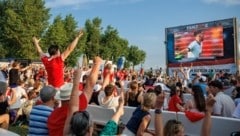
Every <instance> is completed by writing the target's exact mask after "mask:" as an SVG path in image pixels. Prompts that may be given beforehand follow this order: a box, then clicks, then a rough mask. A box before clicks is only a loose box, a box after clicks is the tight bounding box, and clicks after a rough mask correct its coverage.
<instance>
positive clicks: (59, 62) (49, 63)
mask: <svg viewBox="0 0 240 136" xmlns="http://www.w3.org/2000/svg"><path fill="white" fill-rule="evenodd" d="M82 35H83V31H82V30H80V31H79V33H78V35H77V36H76V38H75V39H74V40H73V41H72V43H70V45H69V46H68V47H67V49H66V50H65V51H64V52H63V53H60V50H59V47H58V45H51V46H50V47H49V48H48V53H49V55H50V56H47V55H46V54H44V53H43V51H42V49H41V47H40V46H39V41H40V39H37V38H36V37H33V43H34V45H35V46H36V49H37V51H38V53H39V55H40V56H41V60H42V62H43V64H44V66H45V69H46V71H47V74H48V84H50V85H52V86H53V87H55V88H60V87H61V86H62V85H63V84H64V77H63V76H64V71H63V68H64V61H65V59H66V58H67V57H68V56H69V55H70V53H71V52H72V51H73V50H74V48H75V47H76V45H77V43H78V41H79V39H80V37H81V36H82Z"/></svg>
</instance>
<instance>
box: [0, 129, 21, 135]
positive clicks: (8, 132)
mask: <svg viewBox="0 0 240 136" xmlns="http://www.w3.org/2000/svg"><path fill="white" fill-rule="evenodd" d="M0 136H19V135H18V134H16V133H14V132H11V131H9V130H6V129H3V128H0Z"/></svg>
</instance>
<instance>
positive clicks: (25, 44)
mask: <svg viewBox="0 0 240 136" xmlns="http://www.w3.org/2000/svg"><path fill="white" fill-rule="evenodd" d="M50 17H51V14H50V8H46V7H45V1H44V0H17V1H16V0H0V58H25V59H32V60H37V59H39V56H38V54H37V51H36V49H35V47H34V45H33V43H32V40H31V39H32V37H33V36H36V37H39V38H41V39H42V40H41V42H40V45H41V47H42V49H43V50H44V51H46V52H47V48H48V47H49V45H51V44H56V45H58V46H59V47H60V50H61V51H63V50H64V49H66V47H67V45H68V44H69V43H70V42H71V41H72V40H73V39H74V37H75V35H76V33H77V31H78V29H79V28H78V26H77V24H78V22H77V21H76V20H75V18H74V17H73V16H72V14H68V15H66V16H65V17H61V16H60V15H58V16H56V17H54V19H53V22H52V23H50V21H49V20H50ZM101 23H102V20H101V18H99V17H95V18H93V19H92V20H90V19H87V20H86V22H85V26H84V27H83V29H84V36H83V37H82V38H81V40H80V41H79V43H78V45H77V47H76V49H75V50H74V52H73V53H72V54H71V55H70V56H69V58H68V59H67V60H66V65H67V66H74V65H75V62H76V61H77V59H78V57H79V56H80V55H81V54H85V55H86V56H87V58H88V59H91V58H93V56H96V55H98V56H101V57H102V58H103V59H107V60H112V61H113V62H114V63H116V62H117V60H118V58H119V57H120V56H125V58H126V61H125V67H129V66H130V65H132V66H133V67H134V66H136V65H138V64H141V63H144V61H145V58H146V53H145V52H144V51H143V50H141V49H139V48H138V46H136V45H129V42H128V40H127V39H124V38H121V37H120V35H119V33H118V30H117V29H116V28H114V27H112V26H111V25H108V26H107V27H106V28H103V27H102V26H101Z"/></svg>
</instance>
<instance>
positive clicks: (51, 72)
mask: <svg viewBox="0 0 240 136" xmlns="http://www.w3.org/2000/svg"><path fill="white" fill-rule="evenodd" d="M42 62H43V64H44V66H45V69H46V71H47V74H48V83H49V84H50V85H52V86H54V87H56V88H60V86H62V85H63V84H64V77H63V68H64V62H63V60H62V57H61V56H59V57H56V58H53V59H51V60H49V58H48V57H47V56H44V57H42Z"/></svg>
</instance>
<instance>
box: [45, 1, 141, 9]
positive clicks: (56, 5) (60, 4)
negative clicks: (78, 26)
mask: <svg viewBox="0 0 240 136" xmlns="http://www.w3.org/2000/svg"><path fill="white" fill-rule="evenodd" d="M140 1H144V0H46V6H47V7H49V8H59V7H70V6H72V7H73V8H74V7H83V6H84V5H86V4H91V3H92V4H93V3H100V2H105V3H109V4H111V3H112V4H123V3H124V4H126V3H137V2H140Z"/></svg>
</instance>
